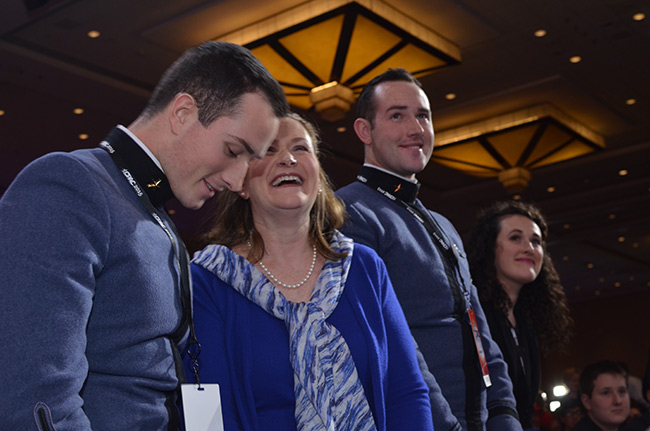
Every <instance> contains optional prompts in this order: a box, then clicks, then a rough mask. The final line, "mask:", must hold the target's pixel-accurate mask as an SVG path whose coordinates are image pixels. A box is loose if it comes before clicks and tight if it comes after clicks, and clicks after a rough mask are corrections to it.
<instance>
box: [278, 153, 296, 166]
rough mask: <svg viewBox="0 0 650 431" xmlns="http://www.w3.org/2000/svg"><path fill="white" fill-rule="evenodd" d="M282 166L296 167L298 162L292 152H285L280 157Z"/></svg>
mask: <svg viewBox="0 0 650 431" xmlns="http://www.w3.org/2000/svg"><path fill="white" fill-rule="evenodd" d="M279 160H280V166H295V165H296V163H297V161H296V158H295V157H294V156H293V153H291V151H283V152H282V153H281V154H280V157H279Z"/></svg>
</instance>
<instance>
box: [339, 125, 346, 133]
mask: <svg viewBox="0 0 650 431" xmlns="http://www.w3.org/2000/svg"><path fill="white" fill-rule="evenodd" d="M346 130H348V128H347V127H345V126H341V127H337V128H336V131H337V132H339V133H345V131H346Z"/></svg>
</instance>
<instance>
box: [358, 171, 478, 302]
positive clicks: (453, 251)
mask: <svg viewBox="0 0 650 431" xmlns="http://www.w3.org/2000/svg"><path fill="white" fill-rule="evenodd" d="M388 176H389V174H384V173H383V172H381V171H378V170H376V169H373V168H368V167H365V166H364V167H363V168H362V170H361V173H360V174H359V175H358V176H357V180H358V181H359V182H360V183H362V184H365V185H366V186H368V187H370V188H372V189H374V190H376V191H377V192H378V193H380V194H382V195H383V196H385V197H386V198H388V199H389V200H391V201H393V202H395V203H397V204H398V205H400V206H401V207H403V208H404V209H405V210H406V211H408V212H409V213H410V214H411V215H412V216H413V217H414V218H415V219H416V220H417V221H419V222H420V223H421V224H422V225H423V226H424V228H425V229H426V230H427V232H428V233H429V235H431V237H432V238H433V243H434V244H435V246H436V248H437V249H438V251H439V252H440V255H441V258H442V261H443V265H444V267H445V273H446V275H447V279H448V280H449V285H450V286H451V288H452V289H451V290H452V294H453V296H454V300H455V302H456V306H457V307H458V306H461V305H464V306H465V309H469V308H471V302H470V298H469V291H468V290H467V289H466V287H465V284H464V282H463V279H462V275H461V272H460V266H459V262H458V259H459V258H458V254H459V253H460V250H459V248H458V246H456V244H454V243H452V242H451V241H450V240H449V239H448V238H447V237H446V235H445V234H444V233H443V230H442V228H441V227H440V225H439V224H438V222H437V221H436V220H435V219H434V218H433V217H432V216H431V214H429V211H427V210H426V208H420V207H419V206H417V205H416V204H415V203H413V204H410V203H408V202H406V201H404V200H403V199H402V198H400V197H398V196H396V195H395V194H394V193H391V192H390V191H388V190H387V189H389V187H386V185H385V184H384V187H382V183H383V182H384V181H385V179H386V178H388ZM390 177H391V178H397V177H393V176H392V175H391V176H390ZM383 180H384V181H383ZM397 188H398V189H399V188H400V187H399V186H398V187H397ZM458 311H460V310H458Z"/></svg>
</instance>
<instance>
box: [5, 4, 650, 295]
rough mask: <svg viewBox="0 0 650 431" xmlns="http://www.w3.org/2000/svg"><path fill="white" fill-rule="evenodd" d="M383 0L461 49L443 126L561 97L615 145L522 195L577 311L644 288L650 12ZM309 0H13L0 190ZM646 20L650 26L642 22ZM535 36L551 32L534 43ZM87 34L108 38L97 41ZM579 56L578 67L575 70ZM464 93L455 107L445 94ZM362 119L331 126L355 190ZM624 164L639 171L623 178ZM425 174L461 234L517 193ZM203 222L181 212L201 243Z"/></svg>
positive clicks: (648, 283)
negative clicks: (180, 73) (217, 43)
mask: <svg viewBox="0 0 650 431" xmlns="http://www.w3.org/2000/svg"><path fill="white" fill-rule="evenodd" d="M386 2H387V3H389V4H390V5H392V6H393V7H395V8H397V9H399V10H400V11H402V12H403V13H405V14H406V15H409V16H412V17H415V18H416V19H417V20H418V21H420V22H421V23H422V24H424V25H425V26H427V27H429V28H431V29H433V30H434V31H435V32H437V33H439V34H440V35H442V36H444V37H445V38H447V39H448V40H450V41H451V42H453V43H454V44H456V45H457V46H458V47H459V48H460V52H461V56H462V60H461V62H460V64H458V65H454V66H450V67H447V68H444V69H442V70H440V71H438V72H437V73H435V74H433V75H429V76H427V77H424V78H423V79H422V82H423V84H424V87H425V89H426V91H427V93H428V95H429V98H430V101H431V106H432V110H433V117H434V127H435V129H436V130H437V131H444V130H446V129H449V128H452V127H457V126H461V125H464V124H468V123H471V122H475V121H478V120H482V119H485V118H488V117H491V116H495V115H500V114H504V113H507V112H511V111H514V110H518V109H522V108H526V107H530V106H533V105H538V104H542V103H549V104H552V105H553V106H555V107H556V108H558V109H560V110H562V111H563V112H565V113H566V114H568V115H570V116H571V117H573V118H575V119H577V120H579V121H581V122H582V123H584V124H585V125H587V126H588V127H589V128H590V129H592V130H593V131H595V132H597V133H599V134H601V135H602V136H603V137H604V138H605V141H606V147H605V148H604V149H603V150H601V151H599V152H596V153H593V154H591V155H587V156H584V157H581V158H579V159H574V160H572V161H568V162H563V163H560V164H557V165H552V166H549V167H544V168H540V169H537V170H534V171H533V172H532V181H531V183H530V184H529V186H528V187H527V188H526V190H525V191H524V192H523V194H522V199H524V200H527V201H533V202H535V203H537V204H538V205H539V206H540V208H541V209H542V210H543V212H544V213H545V214H546V216H547V218H548V220H549V222H550V227H551V238H550V241H549V249H550V252H551V254H552V256H553V258H554V261H555V263H556V266H557V267H558V270H559V272H560V275H561V277H562V280H563V283H564V285H565V289H566V291H567V293H568V295H569V297H570V299H571V300H572V301H573V302H580V301H586V300H590V299H596V298H607V297H610V296H614V295H622V294H628V293H631V292H638V291H642V290H643V291H648V290H649V289H650V166H649V165H648V160H650V157H649V155H650V84H649V82H648V81H649V79H650V3H648V2H647V0H572V1H566V0H492V1H489V2H487V1H484V0H462V1H454V0H386ZM298 3H300V1H299V0H250V1H249V0H228V1H202V0H138V1H133V0H111V1H108V0H83V1H82V0H78V1H72V0H69V1H65V0H61V1H56V0H50V1H47V0H3V5H2V13H1V14H0V110H1V111H3V115H0V142H1V146H0V154H1V155H2V157H1V163H2V165H1V166H2V169H1V170H0V193H2V192H3V191H4V190H5V189H6V188H7V187H8V186H9V184H10V182H11V181H12V179H13V178H14V177H15V175H16V174H17V173H18V172H19V171H20V169H21V168H22V167H24V166H25V165H26V164H27V163H28V162H29V161H30V160H33V159H34V158H36V157H38V156H40V155H42V154H44V153H47V152H50V151H59V150H62V151H68V150H72V149H75V148H81V147H89V146H95V145H97V144H98V143H99V141H100V140H101V139H102V138H103V137H104V135H105V134H106V133H107V132H108V130H109V129H110V128H111V127H112V126H113V125H114V124H117V123H122V124H125V125H128V124H129V123H130V122H131V121H132V120H133V119H134V118H135V117H136V116H137V115H138V113H139V111H140V109H142V107H143V106H144V103H145V101H146V99H147V97H148V95H149V93H150V91H151V89H152V88H153V87H154V85H155V83H156V81H157V79H158V78H159V76H160V74H161V73H162V71H163V70H164V69H165V68H166V67H167V66H168V65H169V64H170V63H171V62H172V61H173V60H174V59H175V58H176V57H177V56H178V55H179V54H180V53H181V52H182V51H183V50H184V49H185V48H187V47H189V46H191V45H195V44H197V43H199V42H201V41H203V40H207V39H214V38H217V37H219V36H220V35H222V34H226V33H228V32H231V31H233V30H236V29H238V28H240V27H242V26H244V25H246V24H249V23H251V22H255V21H258V20H260V19H263V18H265V17H267V16H270V15H272V14H274V13H277V12H279V11H281V10H284V9H286V8H288V7H291V6H294V5H296V4H298ZM636 13H644V14H645V15H646V16H647V17H646V18H645V19H644V20H641V21H636V20H635V19H633V16H634V14H636ZM538 29H545V30H546V32H547V34H546V36H545V37H541V38H538V37H535V36H534V32H535V31H536V30H538ZM90 30H97V31H99V32H101V36H100V37H98V38H96V39H91V38H89V37H88V36H87V32H88V31H90ZM575 55H579V56H581V57H582V61H581V62H579V63H576V64H573V63H571V62H569V58H570V57H572V56H575ZM452 92H453V93H455V94H456V98H455V99H453V100H448V99H446V98H445V95H446V94H448V93H452ZM629 99H635V100H636V103H634V104H628V103H626V101H627V100H629ZM74 108H83V109H84V113H83V114H82V115H75V114H74V113H73V109H74ZM313 118H314V119H318V117H317V116H316V114H314V115H313ZM352 121H353V115H352V113H349V114H348V116H347V117H346V118H345V119H344V120H341V121H339V122H337V123H326V122H319V123H320V124H319V125H320V128H321V130H322V135H323V139H324V142H325V148H326V150H327V157H326V158H325V160H324V166H325V168H326V170H327V172H328V173H329V175H330V177H331V178H332V180H333V181H334V183H335V185H336V186H342V185H344V184H346V183H348V182H350V181H352V180H353V179H354V177H355V175H356V171H357V169H358V167H359V165H360V164H361V162H362V148H361V144H360V143H358V141H357V140H356V138H355V136H354V133H353V131H352V129H351V127H350V126H351V124H352ZM341 127H346V128H347V130H345V131H342V132H341V131H339V130H338V129H339V128H341ZM82 133H85V134H87V135H88V138H87V139H85V140H82V139H80V138H79V135H80V134H82ZM623 169H624V170H627V175H624V176H623V175H620V174H619V172H620V171H621V170H623ZM418 178H419V179H420V181H421V182H422V183H423V187H422V192H421V198H422V199H423V201H424V202H425V203H426V204H427V205H428V206H429V207H431V208H433V209H436V210H438V211H439V212H441V213H443V214H445V215H446V216H448V217H449V218H450V219H451V220H452V221H453V222H454V223H455V224H456V226H457V227H458V230H459V231H460V232H461V233H462V234H465V233H466V232H467V231H468V229H469V227H470V226H471V224H472V220H473V219H474V217H475V215H476V212H477V211H478V209H479V208H481V207H484V206H486V205H489V204H490V203H491V202H492V201H494V200H501V199H506V198H508V194H507V193H506V191H505V190H504V188H503V187H502V186H501V185H500V183H499V182H498V181H497V179H484V178H483V179H482V178H475V177H472V176H468V175H465V174H462V173H460V172H457V171H454V170H451V169H449V168H447V167H444V166H441V165H438V164H436V163H434V162H431V163H430V164H429V166H428V167H427V169H425V171H424V172H422V173H421V174H420V175H419V176H418ZM549 187H554V188H555V191H554V192H549V191H548V188H549ZM204 212H205V211H204ZM202 215H205V214H201V213H199V214H194V213H192V212H190V211H187V210H183V209H180V208H179V209H178V210H177V213H176V216H175V217H176V218H177V221H178V224H179V227H180V229H181V231H182V232H184V234H185V235H186V236H187V238H188V241H189V242H190V244H192V238H193V235H194V233H195V232H196V231H197V229H198V228H197V226H199V220H200V217H201V216H202Z"/></svg>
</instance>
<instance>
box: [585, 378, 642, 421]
mask: <svg viewBox="0 0 650 431" xmlns="http://www.w3.org/2000/svg"><path fill="white" fill-rule="evenodd" d="M581 397H582V398H581V399H582V404H583V405H584V406H585V409H587V414H588V415H589V417H590V418H591V420H592V421H594V423H595V424H596V425H598V426H599V427H600V428H602V429H603V430H605V431H613V430H618V427H619V426H620V425H621V424H622V423H623V422H625V420H626V419H627V417H628V415H629V413H630V395H629V393H628V391H627V383H626V381H625V377H623V376H621V375H620V374H609V373H605V374H601V375H599V376H598V377H597V378H596V380H594V390H593V391H592V392H591V397H589V396H588V395H587V394H582V396H581Z"/></svg>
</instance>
